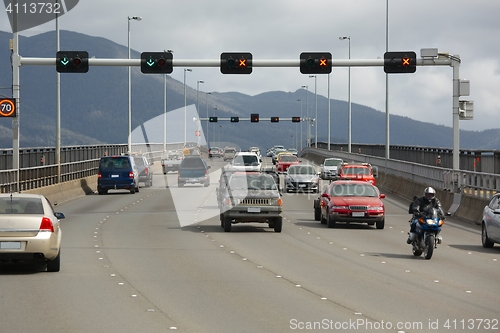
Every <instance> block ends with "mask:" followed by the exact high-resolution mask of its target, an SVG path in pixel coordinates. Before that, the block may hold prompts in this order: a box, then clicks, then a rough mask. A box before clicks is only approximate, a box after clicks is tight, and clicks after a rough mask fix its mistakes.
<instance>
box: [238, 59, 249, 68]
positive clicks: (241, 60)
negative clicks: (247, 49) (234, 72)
mask: <svg viewBox="0 0 500 333" xmlns="http://www.w3.org/2000/svg"><path fill="white" fill-rule="evenodd" d="M238 66H239V67H247V60H246V59H240V64H239V65H238Z"/></svg>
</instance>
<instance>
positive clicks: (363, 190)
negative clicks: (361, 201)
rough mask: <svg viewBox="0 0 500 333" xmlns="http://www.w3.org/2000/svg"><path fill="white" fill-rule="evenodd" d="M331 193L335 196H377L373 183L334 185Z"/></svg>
mask: <svg viewBox="0 0 500 333" xmlns="http://www.w3.org/2000/svg"><path fill="white" fill-rule="evenodd" d="M330 195H332V196H335V197H348V196H354V197H376V196H378V194H377V191H376V190H375V188H374V187H373V186H371V185H364V184H363V185H361V184H339V185H335V186H333V187H332V191H331V193H330Z"/></svg>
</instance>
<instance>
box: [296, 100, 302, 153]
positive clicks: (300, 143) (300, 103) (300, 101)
mask: <svg viewBox="0 0 500 333" xmlns="http://www.w3.org/2000/svg"><path fill="white" fill-rule="evenodd" d="M297 102H300V150H301V151H302V140H303V139H302V100H301V99H298V100H297ZM297 149H298V148H297Z"/></svg>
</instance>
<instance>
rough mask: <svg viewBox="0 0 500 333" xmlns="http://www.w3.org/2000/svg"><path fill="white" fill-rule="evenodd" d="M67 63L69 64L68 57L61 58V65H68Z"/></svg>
mask: <svg viewBox="0 0 500 333" xmlns="http://www.w3.org/2000/svg"><path fill="white" fill-rule="evenodd" d="M67 64H69V59H68V57H64V58H62V59H61V65H63V66H66V65H67Z"/></svg>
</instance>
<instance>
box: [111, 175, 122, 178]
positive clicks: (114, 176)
mask: <svg viewBox="0 0 500 333" xmlns="http://www.w3.org/2000/svg"><path fill="white" fill-rule="evenodd" d="M118 177H120V175H111V178H118Z"/></svg>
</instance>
